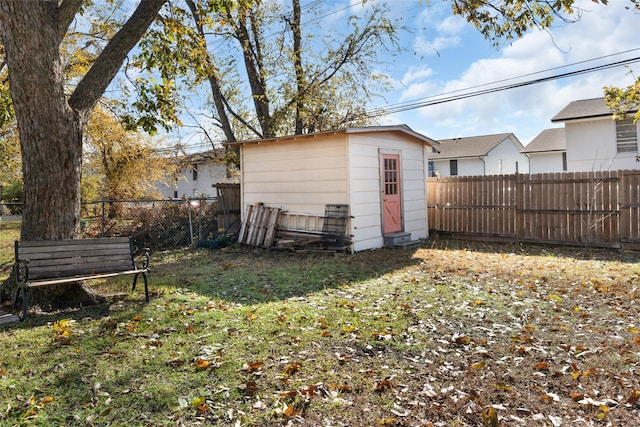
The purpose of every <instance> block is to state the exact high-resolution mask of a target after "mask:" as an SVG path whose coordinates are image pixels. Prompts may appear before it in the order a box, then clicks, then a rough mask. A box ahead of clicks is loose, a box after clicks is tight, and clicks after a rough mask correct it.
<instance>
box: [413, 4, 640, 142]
mask: <svg viewBox="0 0 640 427" xmlns="http://www.w3.org/2000/svg"><path fill="white" fill-rule="evenodd" d="M578 3H579V5H581V6H582V7H583V8H584V9H585V12H584V14H583V15H582V19H581V20H580V21H579V22H576V23H571V24H563V25H562V26H558V27H555V28H553V29H552V30H551V31H550V32H539V31H535V32H530V33H528V34H527V35H526V36H525V37H523V38H522V39H520V40H516V41H515V42H514V43H513V44H511V45H509V46H506V47H504V48H503V49H502V50H500V51H498V52H497V53H498V54H497V56H496V57H495V58H485V59H483V58H477V57H475V56H474V55H476V54H475V53H474V52H471V51H468V55H469V58H475V59H470V60H471V62H470V63H469V64H468V65H467V66H466V68H465V69H463V71H461V72H459V74H458V75H457V76H451V74H450V72H447V73H446V74H445V72H444V71H447V69H446V67H444V66H443V67H442V68H443V70H444V71H443V72H438V71H437V70H434V69H429V72H425V73H424V77H422V76H420V73H418V72H416V71H415V70H411V69H410V70H409V72H407V73H406V74H405V78H403V81H406V82H411V84H410V85H409V86H408V87H407V88H406V89H405V91H404V92H403V94H402V95H401V99H402V100H403V101H405V102H406V101H408V100H411V99H416V98H418V97H426V96H432V95H434V94H439V93H450V92H452V91H456V90H460V89H466V88H473V87H477V86H479V85H484V84H487V83H491V82H498V81H500V80H503V79H508V78H512V77H517V76H525V77H523V80H531V79H533V78H536V77H541V75H530V74H531V73H534V72H538V71H541V70H551V69H554V68H555V70H552V71H549V72H548V73H547V74H546V75H552V74H554V75H555V74H560V73H563V72H567V71H571V70H577V69H579V68H586V67H590V66H594V65H596V64H604V63H608V62H613V61H615V60H620V59H623V58H622V57H611V58H603V59H601V60H600V61H595V62H585V63H583V64H579V65H574V66H573V67H572V68H558V67H562V66H566V65H568V64H576V63H578V62H581V61H586V60H590V59H593V58H598V57H603V56H605V55H611V54H613V53H617V52H622V51H625V50H628V49H634V48H636V43H637V41H636V40H637V27H638V17H637V15H636V14H635V13H634V12H633V11H630V10H627V9H625V8H624V6H625V3H624V2H622V1H617V2H610V3H609V5H607V6H602V5H595V4H593V3H592V2H591V1H590V0H582V1H579V2H578ZM432 16H433V15H429V14H426V13H425V14H424V16H422V18H423V19H427V18H429V17H432ZM462 24H464V22H463V23H462ZM462 24H460V23H459V21H456V20H451V21H450V22H446V20H445V21H442V23H441V25H440V27H441V29H442V33H441V36H442V37H441V39H438V38H436V39H434V40H433V41H431V43H426V42H425V39H421V38H420V37H418V38H417V39H416V46H419V47H420V48H422V49H427V50H425V51H423V53H424V54H427V52H428V49H429V48H431V49H436V50H437V49H438V48H439V49H445V48H448V47H451V46H455V43H454V42H453V41H454V38H455V36H454V37H452V39H451V40H449V39H447V34H460V32H461V31H463V30H464V28H465V26H464V25H462ZM445 29H447V30H446V31H445ZM449 29H450V32H449ZM474 31H475V30H474ZM421 36H423V35H421ZM470 36H471V35H468V34H465V38H464V39H463V40H462V41H461V42H460V43H461V46H462V48H464V47H465V43H467V42H468V40H469V37H470ZM475 36H476V37H477V34H476V35H475ZM486 43H487V44H488V43H489V42H486ZM637 55H638V52H632V53H630V54H628V55H627V57H631V56H637ZM458 59H460V58H458ZM634 67H635V69H636V70H638V69H640V66H638V65H637V64H636V65H634ZM627 73H628V70H626V69H622V68H618V69H612V70H607V71H600V72H597V73H591V74H584V75H581V76H579V77H573V78H570V79H561V80H555V81H552V82H548V83H543V84H536V85H532V86H527V87H523V88H519V89H513V90H508V91H503V92H497V93H495V94H492V95H484V96H479V97H475V98H467V99H464V100H460V101H455V102H450V103H446V104H439V105H437V106H434V107H428V108H423V109H421V110H419V111H418V113H417V114H418V115H419V117H420V119H419V120H420V121H421V122H424V120H427V121H429V122H430V123H432V131H430V132H429V131H427V135H430V136H434V137H438V138H448V137H454V136H461V135H473V134H476V135H480V134H486V133H494V132H495V133H497V132H509V131H512V132H515V133H516V136H517V137H518V138H520V139H521V141H522V142H523V143H527V142H529V140H530V139H531V138H533V137H534V136H535V135H536V134H537V133H539V132H540V131H542V130H543V129H545V128H548V127H553V126H557V124H552V123H551V121H550V119H551V117H553V116H554V115H555V114H556V113H557V112H559V111H560V109H562V108H563V107H564V106H565V105H566V104H568V103H569V102H571V101H573V100H577V99H586V98H593V97H599V96H602V87H603V86H605V85H618V86H622V85H627V84H629V83H631V78H630V77H629V76H626V74H627ZM527 75H528V76H527ZM408 76H410V77H411V79H408V78H406V77H408ZM443 77H444V78H446V79H447V80H440V81H439V80H437V78H440V79H442V78H443ZM450 77H454V78H450ZM505 83H507V82H505ZM505 83H502V84H505ZM434 131H437V132H438V133H441V134H439V135H432V134H433V132H434Z"/></svg>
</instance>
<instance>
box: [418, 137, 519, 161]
mask: <svg viewBox="0 0 640 427" xmlns="http://www.w3.org/2000/svg"><path fill="white" fill-rule="evenodd" d="M509 137H512V138H513V140H515V142H516V143H517V144H518V145H520V147H521V148H522V144H521V143H520V141H519V140H518V138H516V136H515V135H514V134H513V133H498V134H494V135H482V136H470V137H464V138H452V139H441V140H440V147H438V152H436V153H432V154H429V158H430V159H432V160H438V159H457V158H463V157H484V156H486V155H487V154H488V153H489V151H491V150H493V149H494V148H495V147H496V146H498V145H499V144H500V143H502V142H503V141H504V140H505V139H507V138H509Z"/></svg>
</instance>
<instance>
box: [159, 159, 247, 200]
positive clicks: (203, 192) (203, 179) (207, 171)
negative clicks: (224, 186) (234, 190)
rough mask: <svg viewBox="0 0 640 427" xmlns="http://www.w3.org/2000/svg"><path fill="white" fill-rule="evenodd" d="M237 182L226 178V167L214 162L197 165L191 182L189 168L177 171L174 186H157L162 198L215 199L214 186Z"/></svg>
mask: <svg viewBox="0 0 640 427" xmlns="http://www.w3.org/2000/svg"><path fill="white" fill-rule="evenodd" d="M223 182H224V183H232V182H237V179H236V180H234V179H233V178H228V177H227V166H226V165H224V164H220V163H215V162H207V163H201V164H199V165H198V177H197V179H196V180H195V181H194V180H193V169H192V167H191V166H189V167H187V168H184V169H180V170H179V171H178V180H177V182H175V183H174V184H159V185H158V190H159V191H160V192H161V193H162V195H163V196H164V197H167V198H172V197H215V196H216V190H215V188H213V185H214V184H218V183H223Z"/></svg>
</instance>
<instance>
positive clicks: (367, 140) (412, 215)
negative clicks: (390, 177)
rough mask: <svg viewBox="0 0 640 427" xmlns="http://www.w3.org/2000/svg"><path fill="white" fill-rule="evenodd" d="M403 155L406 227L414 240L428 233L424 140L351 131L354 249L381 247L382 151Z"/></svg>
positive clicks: (403, 198) (402, 183)
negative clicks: (416, 140)
mask: <svg viewBox="0 0 640 427" xmlns="http://www.w3.org/2000/svg"><path fill="white" fill-rule="evenodd" d="M381 152H384V153H391V154H399V155H400V168H401V173H402V178H401V191H402V204H403V225H404V231H405V232H408V233H411V238H412V239H413V240H416V239H423V238H426V237H427V218H426V192H425V185H426V184H425V183H426V167H427V160H426V158H425V152H426V150H424V149H423V145H422V144H421V143H416V142H413V141H407V140H406V139H404V138H402V137H400V136H398V135H397V134H393V133H387V132H381V133H375V134H351V135H349V164H350V165H351V167H350V173H351V180H350V188H351V215H352V216H353V217H354V218H353V219H352V225H353V234H354V239H353V240H354V250H355V251H360V250H365V249H371V248H379V247H382V246H383V245H384V239H383V236H382V187H381V183H380V180H381V171H380V153H381Z"/></svg>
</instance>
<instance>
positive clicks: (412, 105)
mask: <svg viewBox="0 0 640 427" xmlns="http://www.w3.org/2000/svg"><path fill="white" fill-rule="evenodd" d="M636 62H640V57H635V58H629V59H624V60H621V61H616V62H612V63H609V64H603V65H597V66H593V67H589V68H583V69H580V70H576V71H570V72H566V73H561V74H556V75H552V76H547V77H541V78H537V79H532V80H527V81H523V82H518V83H512V84H508V85H503V86H497V87H491V88H488V89H481V90H477V91H472V92H466V93H462V94H456V95H451V96H444V95H448V94H450V93H458V92H461V91H464V90H469V89H473V88H467V89H460V90H457V91H453V92H447V93H442V94H438V95H433V96H430V97H427V98H420V99H427V100H425V101H415V100H414V101H410V102H406V103H398V104H393V105H389V106H386V107H378V108H374V109H371V110H369V111H368V112H367V113H366V115H367V116H368V117H379V116H384V115H388V114H395V113H401V112H403V111H408V110H415V109H418V108H423V107H429V106H432V105H438V104H443V103H446V102H453V101H458V100H461V99H466V98H471V97H475V96H480V95H486V94H489V93H495V92H501V91H505V90H509V89H515V88H519V87H524V86H530V85H534V84H539V83H545V82H548V81H552V80H559V79H564V78H568V77H574V76H578V75H582V74H587V73H593V72H596V71H602V70H606V69H609V68H615V67H620V66H623V65H629V64H633V63H636ZM534 74H537V73H534ZM514 79H515V78H513V79H506V80H501V81H508V80H514ZM501 81H500V82H501ZM495 83H496V82H494V83H487V84H485V85H480V86H475V87H482V86H488V85H493V84H495ZM432 98H435V99H432Z"/></svg>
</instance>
